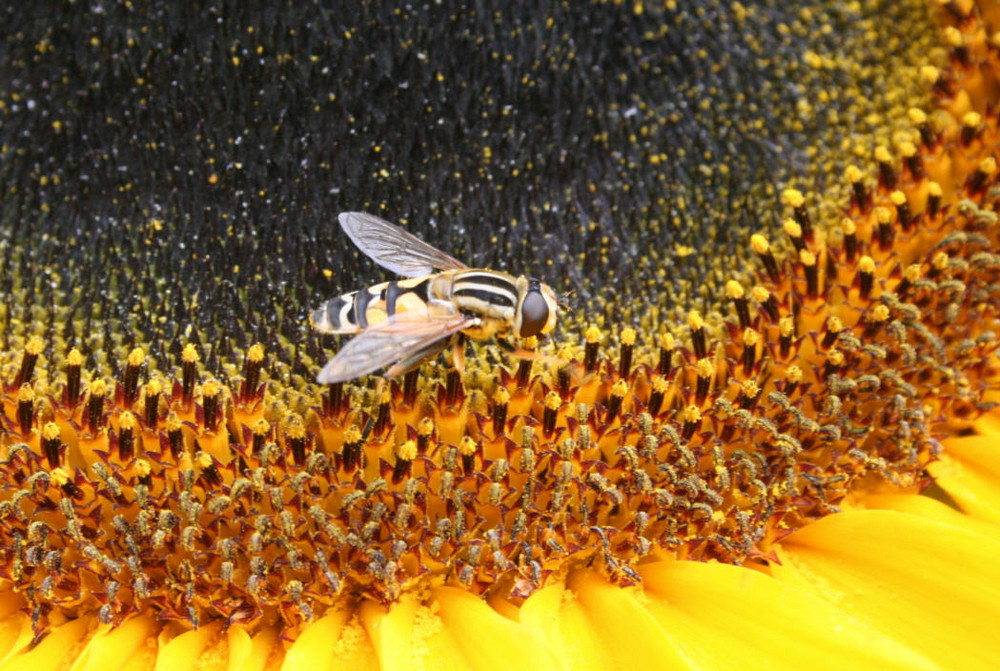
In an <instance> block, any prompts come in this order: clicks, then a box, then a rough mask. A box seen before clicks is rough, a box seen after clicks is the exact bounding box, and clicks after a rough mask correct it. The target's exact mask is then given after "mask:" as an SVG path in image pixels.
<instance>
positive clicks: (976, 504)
mask: <svg viewBox="0 0 1000 671" xmlns="http://www.w3.org/2000/svg"><path fill="white" fill-rule="evenodd" d="M945 442H946V449H947V452H945V453H944V454H942V455H941V459H940V461H936V462H934V463H932V464H928V466H927V472H928V473H930V474H931V475H932V476H934V479H935V481H936V482H937V484H938V485H939V486H940V487H941V489H943V490H945V491H946V492H948V495H949V496H951V498H952V499H954V500H955V503H957V504H958V506H959V507H960V508H961V509H962V511H963V512H965V513H966V514H968V515H971V516H973V517H975V518H977V519H981V520H987V521H989V522H991V523H993V524H1000V478H997V477H996V476H994V475H993V474H992V473H990V472H989V469H988V467H987V466H986V465H985V464H984V462H989V461H990V459H991V458H992V456H991V455H990V453H991V452H996V451H997V438H996V437H992V436H968V437H962V438H951V439H949V440H947V441H945Z"/></svg>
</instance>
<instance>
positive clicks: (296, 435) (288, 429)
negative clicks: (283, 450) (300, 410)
mask: <svg viewBox="0 0 1000 671" xmlns="http://www.w3.org/2000/svg"><path fill="white" fill-rule="evenodd" d="M285 435H286V436H288V437H289V438H291V439H292V440H301V439H302V438H305V437H306V426H305V423H304V422H303V421H302V417H301V416H300V415H297V414H292V415H291V416H290V417H289V418H288V421H287V423H286V424H285Z"/></svg>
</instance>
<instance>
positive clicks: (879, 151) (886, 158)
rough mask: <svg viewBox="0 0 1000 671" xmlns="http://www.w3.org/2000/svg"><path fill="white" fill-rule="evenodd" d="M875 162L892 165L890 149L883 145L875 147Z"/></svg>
mask: <svg viewBox="0 0 1000 671" xmlns="http://www.w3.org/2000/svg"><path fill="white" fill-rule="evenodd" d="M875 160H876V161H878V162H879V163H890V162H891V161H892V154H891V153H889V148H888V147H886V146H885V145H881V144H880V145H879V146H877V147H875Z"/></svg>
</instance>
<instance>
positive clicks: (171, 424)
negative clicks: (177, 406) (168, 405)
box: [164, 410, 181, 433]
mask: <svg viewBox="0 0 1000 671" xmlns="http://www.w3.org/2000/svg"><path fill="white" fill-rule="evenodd" d="M164 426H165V428H166V429H167V433H172V432H174V431H180V430H181V418H180V417H178V416H177V413H176V412H174V411H173V410H171V411H170V414H168V415H167V419H166V421H165V422H164Z"/></svg>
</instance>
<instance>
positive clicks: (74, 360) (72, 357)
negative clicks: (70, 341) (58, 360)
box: [66, 347, 83, 367]
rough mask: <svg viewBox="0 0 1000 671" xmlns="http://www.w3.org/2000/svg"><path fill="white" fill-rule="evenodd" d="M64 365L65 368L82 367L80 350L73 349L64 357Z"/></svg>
mask: <svg viewBox="0 0 1000 671" xmlns="http://www.w3.org/2000/svg"><path fill="white" fill-rule="evenodd" d="M66 365H67V366H73V367H76V366H82V365H83V355H82V354H80V350H78V349H77V348H75V347H74V348H73V349H71V350H70V351H69V354H67V355H66Z"/></svg>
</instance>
